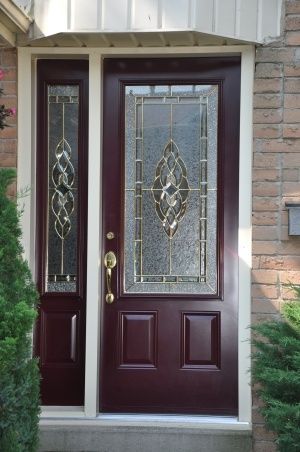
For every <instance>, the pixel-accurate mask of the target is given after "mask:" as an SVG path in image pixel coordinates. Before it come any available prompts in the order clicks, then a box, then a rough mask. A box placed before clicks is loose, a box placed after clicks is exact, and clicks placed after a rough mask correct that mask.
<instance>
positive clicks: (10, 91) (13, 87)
mask: <svg viewBox="0 0 300 452" xmlns="http://www.w3.org/2000/svg"><path fill="white" fill-rule="evenodd" d="M1 88H3V91H4V92H3V95H2V99H5V96H7V95H8V96H11V95H14V96H15V95H16V94H17V84H16V82H15V81H11V82H1Z"/></svg>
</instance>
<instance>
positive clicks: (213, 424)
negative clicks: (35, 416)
mask: <svg viewBox="0 0 300 452" xmlns="http://www.w3.org/2000/svg"><path fill="white" fill-rule="evenodd" d="M55 408H56V410H55V411H54V410H53V409H52V410H49V411H48V410H43V411H42V413H41V416H40V425H49V426H50V425H53V426H54V425H57V426H59V425H78V423H79V422H80V423H81V425H82V426H83V425H85V426H120V427H121V426H124V427H125V426H128V427H129V426H132V427H136V426H139V427H147V426H148V427H170V428H172V427H174V428H180V427H181V428H202V429H220V430H223V429H227V430H251V424H250V423H249V422H242V421H239V420H238V418H237V417H234V416H203V415H182V414H172V415H170V414H166V415H165V414H107V413H99V414H98V415H97V416H96V417H89V416H85V414H84V412H83V411H74V409H73V410H70V411H68V410H66V408H67V407H63V409H60V410H59V409H58V408H59V407H55Z"/></svg>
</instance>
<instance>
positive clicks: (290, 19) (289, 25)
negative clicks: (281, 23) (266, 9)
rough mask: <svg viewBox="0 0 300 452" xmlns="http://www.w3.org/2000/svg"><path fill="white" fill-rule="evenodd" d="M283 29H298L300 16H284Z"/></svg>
mask: <svg viewBox="0 0 300 452" xmlns="http://www.w3.org/2000/svg"><path fill="white" fill-rule="evenodd" d="M285 29H286V30H300V16H286V18H285Z"/></svg>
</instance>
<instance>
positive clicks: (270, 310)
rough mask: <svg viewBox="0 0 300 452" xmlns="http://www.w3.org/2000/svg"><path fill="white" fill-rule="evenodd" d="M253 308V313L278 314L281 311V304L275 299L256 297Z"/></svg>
mask: <svg viewBox="0 0 300 452" xmlns="http://www.w3.org/2000/svg"><path fill="white" fill-rule="evenodd" d="M251 309H252V311H251V312H252V313H253V314H277V313H278V312H279V311H280V304H279V302H278V301H275V300H272V301H271V300H261V299H258V300H256V299H254V300H253V301H252V307H251Z"/></svg>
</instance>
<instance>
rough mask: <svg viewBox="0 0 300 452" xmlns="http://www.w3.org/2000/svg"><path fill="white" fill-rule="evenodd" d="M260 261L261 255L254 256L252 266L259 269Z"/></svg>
mask: <svg viewBox="0 0 300 452" xmlns="http://www.w3.org/2000/svg"><path fill="white" fill-rule="evenodd" d="M259 261H260V257H259V256H252V268H253V269H258V268H259Z"/></svg>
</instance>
